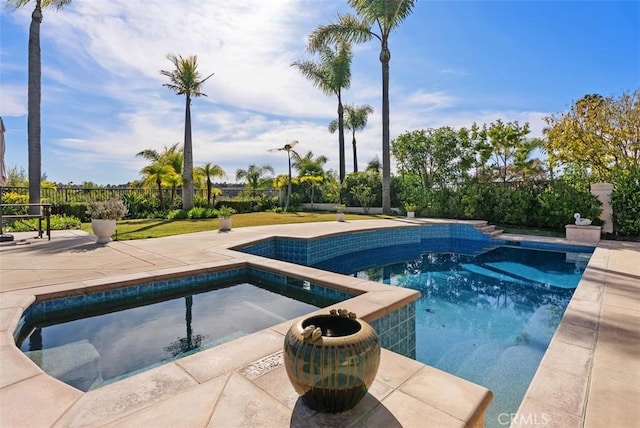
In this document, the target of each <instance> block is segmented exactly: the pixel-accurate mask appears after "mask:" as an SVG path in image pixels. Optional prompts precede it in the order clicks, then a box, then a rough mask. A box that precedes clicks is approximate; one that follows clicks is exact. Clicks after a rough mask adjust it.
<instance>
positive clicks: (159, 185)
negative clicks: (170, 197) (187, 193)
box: [156, 180, 164, 210]
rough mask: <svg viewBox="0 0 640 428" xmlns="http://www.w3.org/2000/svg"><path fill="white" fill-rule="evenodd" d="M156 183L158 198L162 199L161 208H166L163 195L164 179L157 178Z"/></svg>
mask: <svg viewBox="0 0 640 428" xmlns="http://www.w3.org/2000/svg"><path fill="white" fill-rule="evenodd" d="M156 184H157V185H158V200H159V201H160V209H161V210H164V198H163V197H162V181H160V180H157V181H156Z"/></svg>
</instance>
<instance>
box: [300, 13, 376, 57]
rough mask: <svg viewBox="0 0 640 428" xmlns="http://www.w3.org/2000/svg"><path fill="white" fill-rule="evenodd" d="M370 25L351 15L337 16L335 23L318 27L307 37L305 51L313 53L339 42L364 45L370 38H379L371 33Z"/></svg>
mask: <svg viewBox="0 0 640 428" xmlns="http://www.w3.org/2000/svg"><path fill="white" fill-rule="evenodd" d="M372 24H373V22H371V23H368V22H366V21H365V20H361V19H358V17H356V16H354V15H351V14H347V15H338V22H337V23H331V24H327V25H320V26H319V27H318V28H316V29H315V30H314V31H313V32H312V33H311V34H310V35H309V42H308V44H307V50H308V51H309V52H311V53H315V52H318V51H319V50H320V49H322V48H323V47H326V46H330V45H334V44H336V43H339V42H341V41H347V42H350V43H364V42H368V41H369V40H371V38H372V37H377V38H379V36H378V35H376V34H375V33H373V32H372V31H371V26H372Z"/></svg>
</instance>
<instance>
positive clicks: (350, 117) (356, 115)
mask: <svg viewBox="0 0 640 428" xmlns="http://www.w3.org/2000/svg"><path fill="white" fill-rule="evenodd" d="M344 111H345V113H346V116H345V120H344V126H345V127H346V128H347V129H348V130H349V131H351V138H352V140H351V145H352V146H353V172H358V152H357V149H356V131H361V130H363V129H364V127H365V126H367V119H368V118H369V114H371V113H373V107H371V106H370V105H369V104H365V105H362V106H359V107H356V106H354V105H347V106H345V107H344ZM336 129H338V121H337V120H335V119H334V120H332V121H331V123H329V132H331V133H332V134H333V133H334V132H336Z"/></svg>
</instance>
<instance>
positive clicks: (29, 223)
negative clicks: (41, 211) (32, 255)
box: [5, 214, 81, 232]
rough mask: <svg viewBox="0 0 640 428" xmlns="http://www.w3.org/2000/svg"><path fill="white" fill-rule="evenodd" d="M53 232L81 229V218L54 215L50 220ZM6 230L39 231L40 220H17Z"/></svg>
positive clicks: (7, 226) (7, 225) (6, 227)
mask: <svg viewBox="0 0 640 428" xmlns="http://www.w3.org/2000/svg"><path fill="white" fill-rule="evenodd" d="M49 222H50V225H51V230H66V229H80V226H81V222H80V219H79V218H76V217H70V216H66V215H59V214H54V215H52V216H51V217H50V219H49ZM5 230H6V231H8V232H30V231H32V230H38V220H37V219H35V218H32V219H24V220H16V221H13V222H11V223H7V224H6V226H5Z"/></svg>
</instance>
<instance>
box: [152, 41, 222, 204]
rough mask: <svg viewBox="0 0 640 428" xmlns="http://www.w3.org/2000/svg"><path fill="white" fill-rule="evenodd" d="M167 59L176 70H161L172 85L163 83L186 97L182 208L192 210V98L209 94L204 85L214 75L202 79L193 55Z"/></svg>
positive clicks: (195, 57) (173, 56) (170, 55)
mask: <svg viewBox="0 0 640 428" xmlns="http://www.w3.org/2000/svg"><path fill="white" fill-rule="evenodd" d="M167 59H168V60H169V61H171V62H172V63H173V65H174V66H175V70H171V71H167V70H160V73H161V74H163V75H164V76H167V77H168V78H169V81H170V83H163V84H162V86H165V87H167V88H169V89H171V90H172V91H174V92H175V93H176V94H177V95H184V96H185V99H186V101H185V113H184V168H183V169H182V181H183V185H184V186H183V190H182V208H183V209H185V210H190V209H191V208H193V144H192V141H191V98H197V97H200V96H203V97H206V96H207V94H205V93H203V92H201V89H202V85H203V84H204V82H206V81H207V79H209V78H210V77H211V76H213V73H211V74H210V75H209V76H207V77H205V78H204V79H200V72H199V71H198V57H197V56H196V55H191V56H189V57H187V58H183V57H182V56H176V55H173V54H168V55H167Z"/></svg>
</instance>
